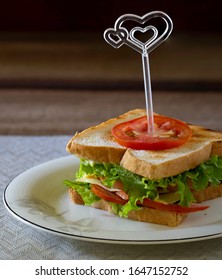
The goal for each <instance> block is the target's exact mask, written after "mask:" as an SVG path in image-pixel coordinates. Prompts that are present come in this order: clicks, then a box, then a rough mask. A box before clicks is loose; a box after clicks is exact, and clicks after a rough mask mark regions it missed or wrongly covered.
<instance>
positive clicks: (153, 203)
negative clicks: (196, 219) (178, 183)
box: [138, 198, 209, 213]
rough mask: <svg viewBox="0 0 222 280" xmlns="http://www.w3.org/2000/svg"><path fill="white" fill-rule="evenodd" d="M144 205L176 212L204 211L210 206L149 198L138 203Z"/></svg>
mask: <svg viewBox="0 0 222 280" xmlns="http://www.w3.org/2000/svg"><path fill="white" fill-rule="evenodd" d="M138 204H139V205H142V206H147V207H151V208H155V209H159V210H162V211H168V212H175V213H191V212H197V211H203V210H206V209H207V208H209V206H206V205H199V204H195V203H193V204H191V205H190V206H189V207H186V206H181V205H178V204H164V203H161V202H157V201H153V200H151V199H149V198H144V200H143V203H141V204H140V203H138Z"/></svg>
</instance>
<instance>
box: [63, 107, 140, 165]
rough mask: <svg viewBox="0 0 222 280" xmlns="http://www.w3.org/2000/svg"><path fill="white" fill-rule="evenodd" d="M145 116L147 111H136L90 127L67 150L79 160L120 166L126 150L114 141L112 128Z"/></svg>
mask: <svg viewBox="0 0 222 280" xmlns="http://www.w3.org/2000/svg"><path fill="white" fill-rule="evenodd" d="M145 114H146V113H145V110H143V109H136V110H132V111H129V112H127V113H125V114H123V115H121V116H119V117H117V118H113V119H110V120H108V121H106V122H103V123H101V124H100V125H97V126H93V127H90V128H88V129H86V130H84V131H82V132H80V133H77V134H76V135H74V136H73V138H72V139H71V140H70V141H69V143H68V144H67V147H66V149H67V151H68V152H70V153H71V154H75V155H76V156H78V157H79V158H84V159H89V160H93V161H97V162H109V163H116V164H119V163H120V161H121V159H122V157H123V155H124V153H125V151H126V148H125V147H122V146H120V145H119V144H118V143H117V142H115V141H114V139H113V136H112V134H111V129H112V127H113V126H115V125H116V124H118V123H121V122H125V121H129V120H131V119H134V118H139V117H141V116H144V115H145Z"/></svg>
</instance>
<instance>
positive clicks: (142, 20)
mask: <svg viewBox="0 0 222 280" xmlns="http://www.w3.org/2000/svg"><path fill="white" fill-rule="evenodd" d="M153 18H159V19H161V21H163V23H164V24H165V29H164V31H163V32H159V31H158V28H157V27H156V26H154V25H147V24H148V23H149V21H151V19H153ZM126 21H130V22H134V23H135V25H136V26H134V27H133V28H131V30H128V29H127V28H126V27H124V26H123V24H124V23H125V22H126ZM138 24H139V25H142V26H143V27H141V26H139V25H138ZM144 25H145V26H144ZM172 29H173V23H172V20H171V18H170V17H169V16H168V15H167V14H165V13H163V12H161V11H154V12H150V13H147V14H145V15H144V16H142V17H140V16H137V15H133V14H125V15H122V16H120V17H119V18H118V19H117V21H116V22H115V25H114V28H108V29H107V30H105V32H104V39H105V40H106V41H107V43H109V44H110V45H111V46H113V47H114V48H119V47H121V46H122V45H124V44H126V45H127V46H129V47H131V48H132V49H134V50H136V51H137V52H140V53H141V54H142V63H143V78H144V88H145V99H146V112H147V123H148V133H149V134H154V118H153V101H152V90H151V79H150V67H149V57H148V53H150V52H151V51H152V50H153V49H155V48H156V47H157V46H159V45H160V44H161V43H162V42H163V41H165V40H166V39H167V38H168V36H169V35H170V33H171V31H172ZM150 32H151V33H152V36H151V37H149V38H148V40H146V41H145V42H143V41H141V40H139V39H138V38H137V37H136V33H143V34H145V33H150Z"/></svg>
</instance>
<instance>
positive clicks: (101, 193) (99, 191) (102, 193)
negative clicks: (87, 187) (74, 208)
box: [91, 185, 127, 205]
mask: <svg viewBox="0 0 222 280" xmlns="http://www.w3.org/2000/svg"><path fill="white" fill-rule="evenodd" d="M91 190H92V192H93V193H94V194H95V195H97V196H98V197H100V198H102V199H104V200H106V201H109V202H114V203H117V204H121V205H124V204H126V202H127V201H126V200H124V199H122V198H121V197H120V196H119V195H117V194H116V193H114V192H109V191H108V190H106V189H104V188H102V187H100V186H98V185H91Z"/></svg>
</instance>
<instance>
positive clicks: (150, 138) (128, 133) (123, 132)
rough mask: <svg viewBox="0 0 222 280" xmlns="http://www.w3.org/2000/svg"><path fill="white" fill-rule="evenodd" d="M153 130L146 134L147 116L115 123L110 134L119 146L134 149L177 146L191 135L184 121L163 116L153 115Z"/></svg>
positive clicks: (159, 148) (162, 148) (161, 148)
mask: <svg viewBox="0 0 222 280" xmlns="http://www.w3.org/2000/svg"><path fill="white" fill-rule="evenodd" d="M154 123H155V132H154V134H153V135H150V134H148V125H147V117H146V116H143V117H140V118H137V119H133V120H130V121H128V122H123V123H120V124H117V125H116V126H114V127H113V129H112V135H113V136H114V138H115V140H116V142H117V143H119V144H120V145H121V146H124V147H127V148H131V149H135V150H164V149H171V148H175V147H179V146H181V145H183V144H184V143H186V142H187V141H188V140H189V139H190V137H191V136H192V130H191V128H190V127H189V126H188V125H187V124H186V123H184V122H182V121H180V120H176V119H172V118H168V117H165V116H154Z"/></svg>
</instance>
